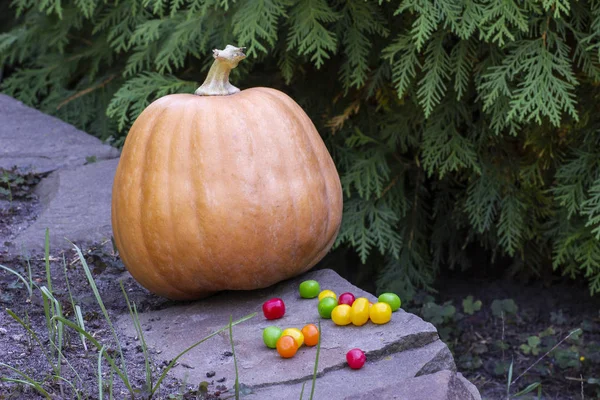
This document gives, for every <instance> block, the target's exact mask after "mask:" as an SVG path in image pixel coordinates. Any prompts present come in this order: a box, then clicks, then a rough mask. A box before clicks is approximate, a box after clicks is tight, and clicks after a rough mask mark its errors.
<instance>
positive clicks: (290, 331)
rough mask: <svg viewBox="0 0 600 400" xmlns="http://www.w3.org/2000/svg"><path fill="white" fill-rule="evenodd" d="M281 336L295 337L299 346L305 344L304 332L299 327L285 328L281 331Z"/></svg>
mask: <svg viewBox="0 0 600 400" xmlns="http://www.w3.org/2000/svg"><path fill="white" fill-rule="evenodd" d="M281 336H291V337H293V338H294V340H295V341H296V343H297V344H298V348H300V347H302V345H303V344H304V335H303V334H302V331H301V330H300V329H298V328H287V329H284V330H283V332H282V333H281Z"/></svg>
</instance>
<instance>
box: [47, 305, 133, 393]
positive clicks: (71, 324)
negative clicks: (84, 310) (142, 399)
mask: <svg viewBox="0 0 600 400" xmlns="http://www.w3.org/2000/svg"><path fill="white" fill-rule="evenodd" d="M53 319H56V320H58V321H61V322H62V323H63V324H65V325H66V326H68V327H69V328H71V329H74V330H75V331H77V332H79V333H81V334H82V335H84V336H85V337H86V338H87V340H89V341H90V343H92V344H93V345H94V346H95V347H96V348H97V349H98V350H100V349H102V347H104V346H103V345H101V344H100V342H98V341H97V340H96V338H94V337H93V336H92V335H90V334H89V333H88V332H86V331H84V330H83V329H81V328H80V327H79V326H78V325H77V324H75V323H74V322H72V321H70V320H68V319H66V318H65V317H58V316H56V317H54V318H53ZM104 359H105V360H106V361H107V362H108V363H109V364H110V366H111V368H112V369H113V370H114V371H115V372H116V373H117V375H118V376H119V378H121V380H122V381H123V384H124V385H125V386H126V387H127V390H129V392H130V393H131V394H132V395H133V393H134V390H133V388H132V387H131V384H130V382H129V379H128V377H127V376H126V374H125V373H124V372H123V371H121V369H120V368H119V367H118V366H117V363H116V362H115V360H114V359H113V358H112V357H111V356H109V355H108V354H107V353H106V351H105V352H104Z"/></svg>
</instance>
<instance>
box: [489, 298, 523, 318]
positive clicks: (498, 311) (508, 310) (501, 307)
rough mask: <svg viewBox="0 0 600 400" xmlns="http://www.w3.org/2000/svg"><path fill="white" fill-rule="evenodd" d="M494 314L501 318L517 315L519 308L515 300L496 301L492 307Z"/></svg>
mask: <svg viewBox="0 0 600 400" xmlns="http://www.w3.org/2000/svg"><path fill="white" fill-rule="evenodd" d="M491 309H492V314H493V315H494V316H495V317H501V316H502V314H511V315H516V314H517V311H518V310H519V307H517V304H516V303H515V301H514V300H513V299H504V300H494V301H493V302H492V305H491Z"/></svg>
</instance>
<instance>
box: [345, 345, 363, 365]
mask: <svg viewBox="0 0 600 400" xmlns="http://www.w3.org/2000/svg"><path fill="white" fill-rule="evenodd" d="M346 361H348V366H350V368H352V369H360V368H362V366H363V365H365V361H367V357H366V356H365V353H363V351H362V350H361V349H352V350H350V351H349V352H348V353H346Z"/></svg>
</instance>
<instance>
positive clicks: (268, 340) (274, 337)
mask: <svg viewBox="0 0 600 400" xmlns="http://www.w3.org/2000/svg"><path fill="white" fill-rule="evenodd" d="M282 333H283V330H281V328H279V327H277V326H268V327H266V328H265V329H264V330H263V342H265V344H266V345H267V347H268V348H270V349H274V348H276V347H277V341H278V340H279V338H280V337H281V334H282Z"/></svg>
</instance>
